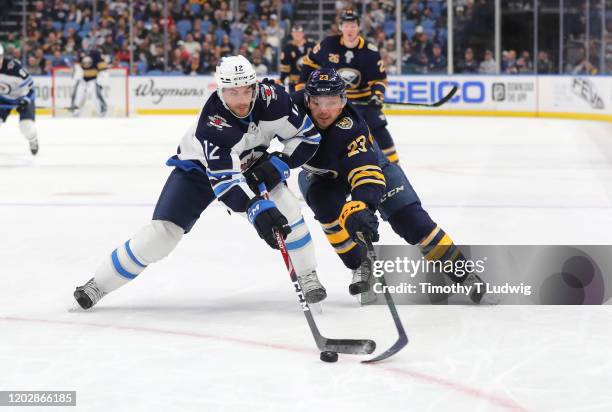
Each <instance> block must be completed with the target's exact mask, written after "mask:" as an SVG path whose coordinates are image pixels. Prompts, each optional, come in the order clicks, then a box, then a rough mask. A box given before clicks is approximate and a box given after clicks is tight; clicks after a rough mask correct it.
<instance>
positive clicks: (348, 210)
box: [339, 200, 380, 243]
mask: <svg viewBox="0 0 612 412" xmlns="http://www.w3.org/2000/svg"><path fill="white" fill-rule="evenodd" d="M339 222H340V226H341V227H342V228H343V229H345V230H346V231H347V232H348V234H349V236H350V237H351V239H353V241H355V242H358V243H363V242H364V240H363V237H360V235H367V236H369V237H370V239H371V240H372V242H378V239H379V238H380V236H379V235H378V218H377V217H376V215H375V214H374V212H373V211H372V210H370V209H369V208H368V206H367V205H366V204H365V203H364V202H361V201H358V200H352V201H350V202H346V203H345V204H344V207H342V212H341V213H340V219H339Z"/></svg>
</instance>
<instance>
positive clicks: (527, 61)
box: [519, 50, 533, 73]
mask: <svg viewBox="0 0 612 412" xmlns="http://www.w3.org/2000/svg"><path fill="white" fill-rule="evenodd" d="M521 58H522V59H523V67H524V68H523V70H524V71H523V72H522V73H533V62H532V61H531V55H530V54H529V52H528V51H527V50H523V52H522V53H521ZM519 72H521V71H520V70H519Z"/></svg>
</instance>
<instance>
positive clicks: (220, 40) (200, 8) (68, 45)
mask: <svg viewBox="0 0 612 412" xmlns="http://www.w3.org/2000/svg"><path fill="white" fill-rule="evenodd" d="M239 5H240V9H239V11H238V13H236V15H235V13H234V11H233V10H231V9H230V7H229V2H228V1H220V0H200V1H194V0H168V13H167V16H168V17H167V19H166V18H165V17H164V16H165V15H166V14H165V13H164V9H163V2H161V1H157V2H155V1H146V0H134V1H133V6H134V9H133V14H132V15H131V16H130V11H129V8H128V0H114V1H111V2H100V1H99V2H97V9H96V10H95V13H96V15H97V16H98V18H97V20H96V21H94V19H93V15H94V8H93V2H92V1H91V0H74V1H71V0H37V1H35V2H34V6H33V10H31V11H30V12H29V14H28V18H27V40H26V42H25V44H24V45H20V41H19V40H18V39H16V38H15V35H12V36H11V37H10V38H9V39H8V40H7V42H6V43H7V49H8V50H9V52H10V53H11V54H13V55H14V56H15V57H18V58H21V51H20V50H19V49H20V46H23V52H25V53H26V55H27V69H28V70H29V71H30V72H31V73H33V74H47V73H50V71H51V69H52V68H53V67H57V66H64V65H66V64H69V63H71V62H72V61H74V60H75V59H77V58H78V54H79V52H81V51H82V50H87V49H89V48H91V46H92V45H96V46H97V47H98V49H99V50H100V51H101V52H102V54H103V56H104V57H105V58H106V59H107V60H108V63H110V64H112V65H117V66H125V67H128V66H129V62H130V50H129V36H130V33H129V31H130V27H129V22H130V17H131V18H132V19H133V21H134V26H133V38H134V45H135V50H134V56H133V59H134V66H133V67H134V69H133V72H134V73H135V74H142V73H158V72H161V71H163V70H166V71H170V72H176V73H184V74H208V73H211V72H214V68H215V66H216V65H217V62H218V61H219V59H220V58H221V57H223V56H226V55H229V54H235V53H240V54H242V55H244V56H246V57H247V58H249V59H250V60H251V61H252V62H253V63H254V65H255V66H256V68H257V71H258V72H259V73H261V74H265V73H268V72H275V71H276V68H277V67H278V63H277V59H278V50H279V46H280V42H281V39H282V38H283V37H284V26H285V23H283V22H281V21H280V19H279V17H280V16H278V15H277V11H278V10H282V12H283V13H284V14H285V13H286V14H290V13H291V12H292V7H293V4H292V3H291V1H288V0H283V1H281V0H269V1H241V2H239ZM165 27H167V29H168V30H167V33H165V30H164V28H165ZM165 45H167V47H166V46H165ZM166 59H167V60H166Z"/></svg>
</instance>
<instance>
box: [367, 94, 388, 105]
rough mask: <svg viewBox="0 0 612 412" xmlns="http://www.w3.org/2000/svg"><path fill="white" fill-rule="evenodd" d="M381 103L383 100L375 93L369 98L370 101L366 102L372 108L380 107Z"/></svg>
mask: <svg viewBox="0 0 612 412" xmlns="http://www.w3.org/2000/svg"><path fill="white" fill-rule="evenodd" d="M383 103H384V102H383V98H382V97H381V96H380V95H379V94H376V93H372V96H370V100H368V104H369V105H370V106H374V107H382V105H383Z"/></svg>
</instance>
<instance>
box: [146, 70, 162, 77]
mask: <svg viewBox="0 0 612 412" xmlns="http://www.w3.org/2000/svg"><path fill="white" fill-rule="evenodd" d="M147 74H148V75H150V76H161V75H164V74H165V73H164V72H163V71H161V70H149V71H148V72H147Z"/></svg>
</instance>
